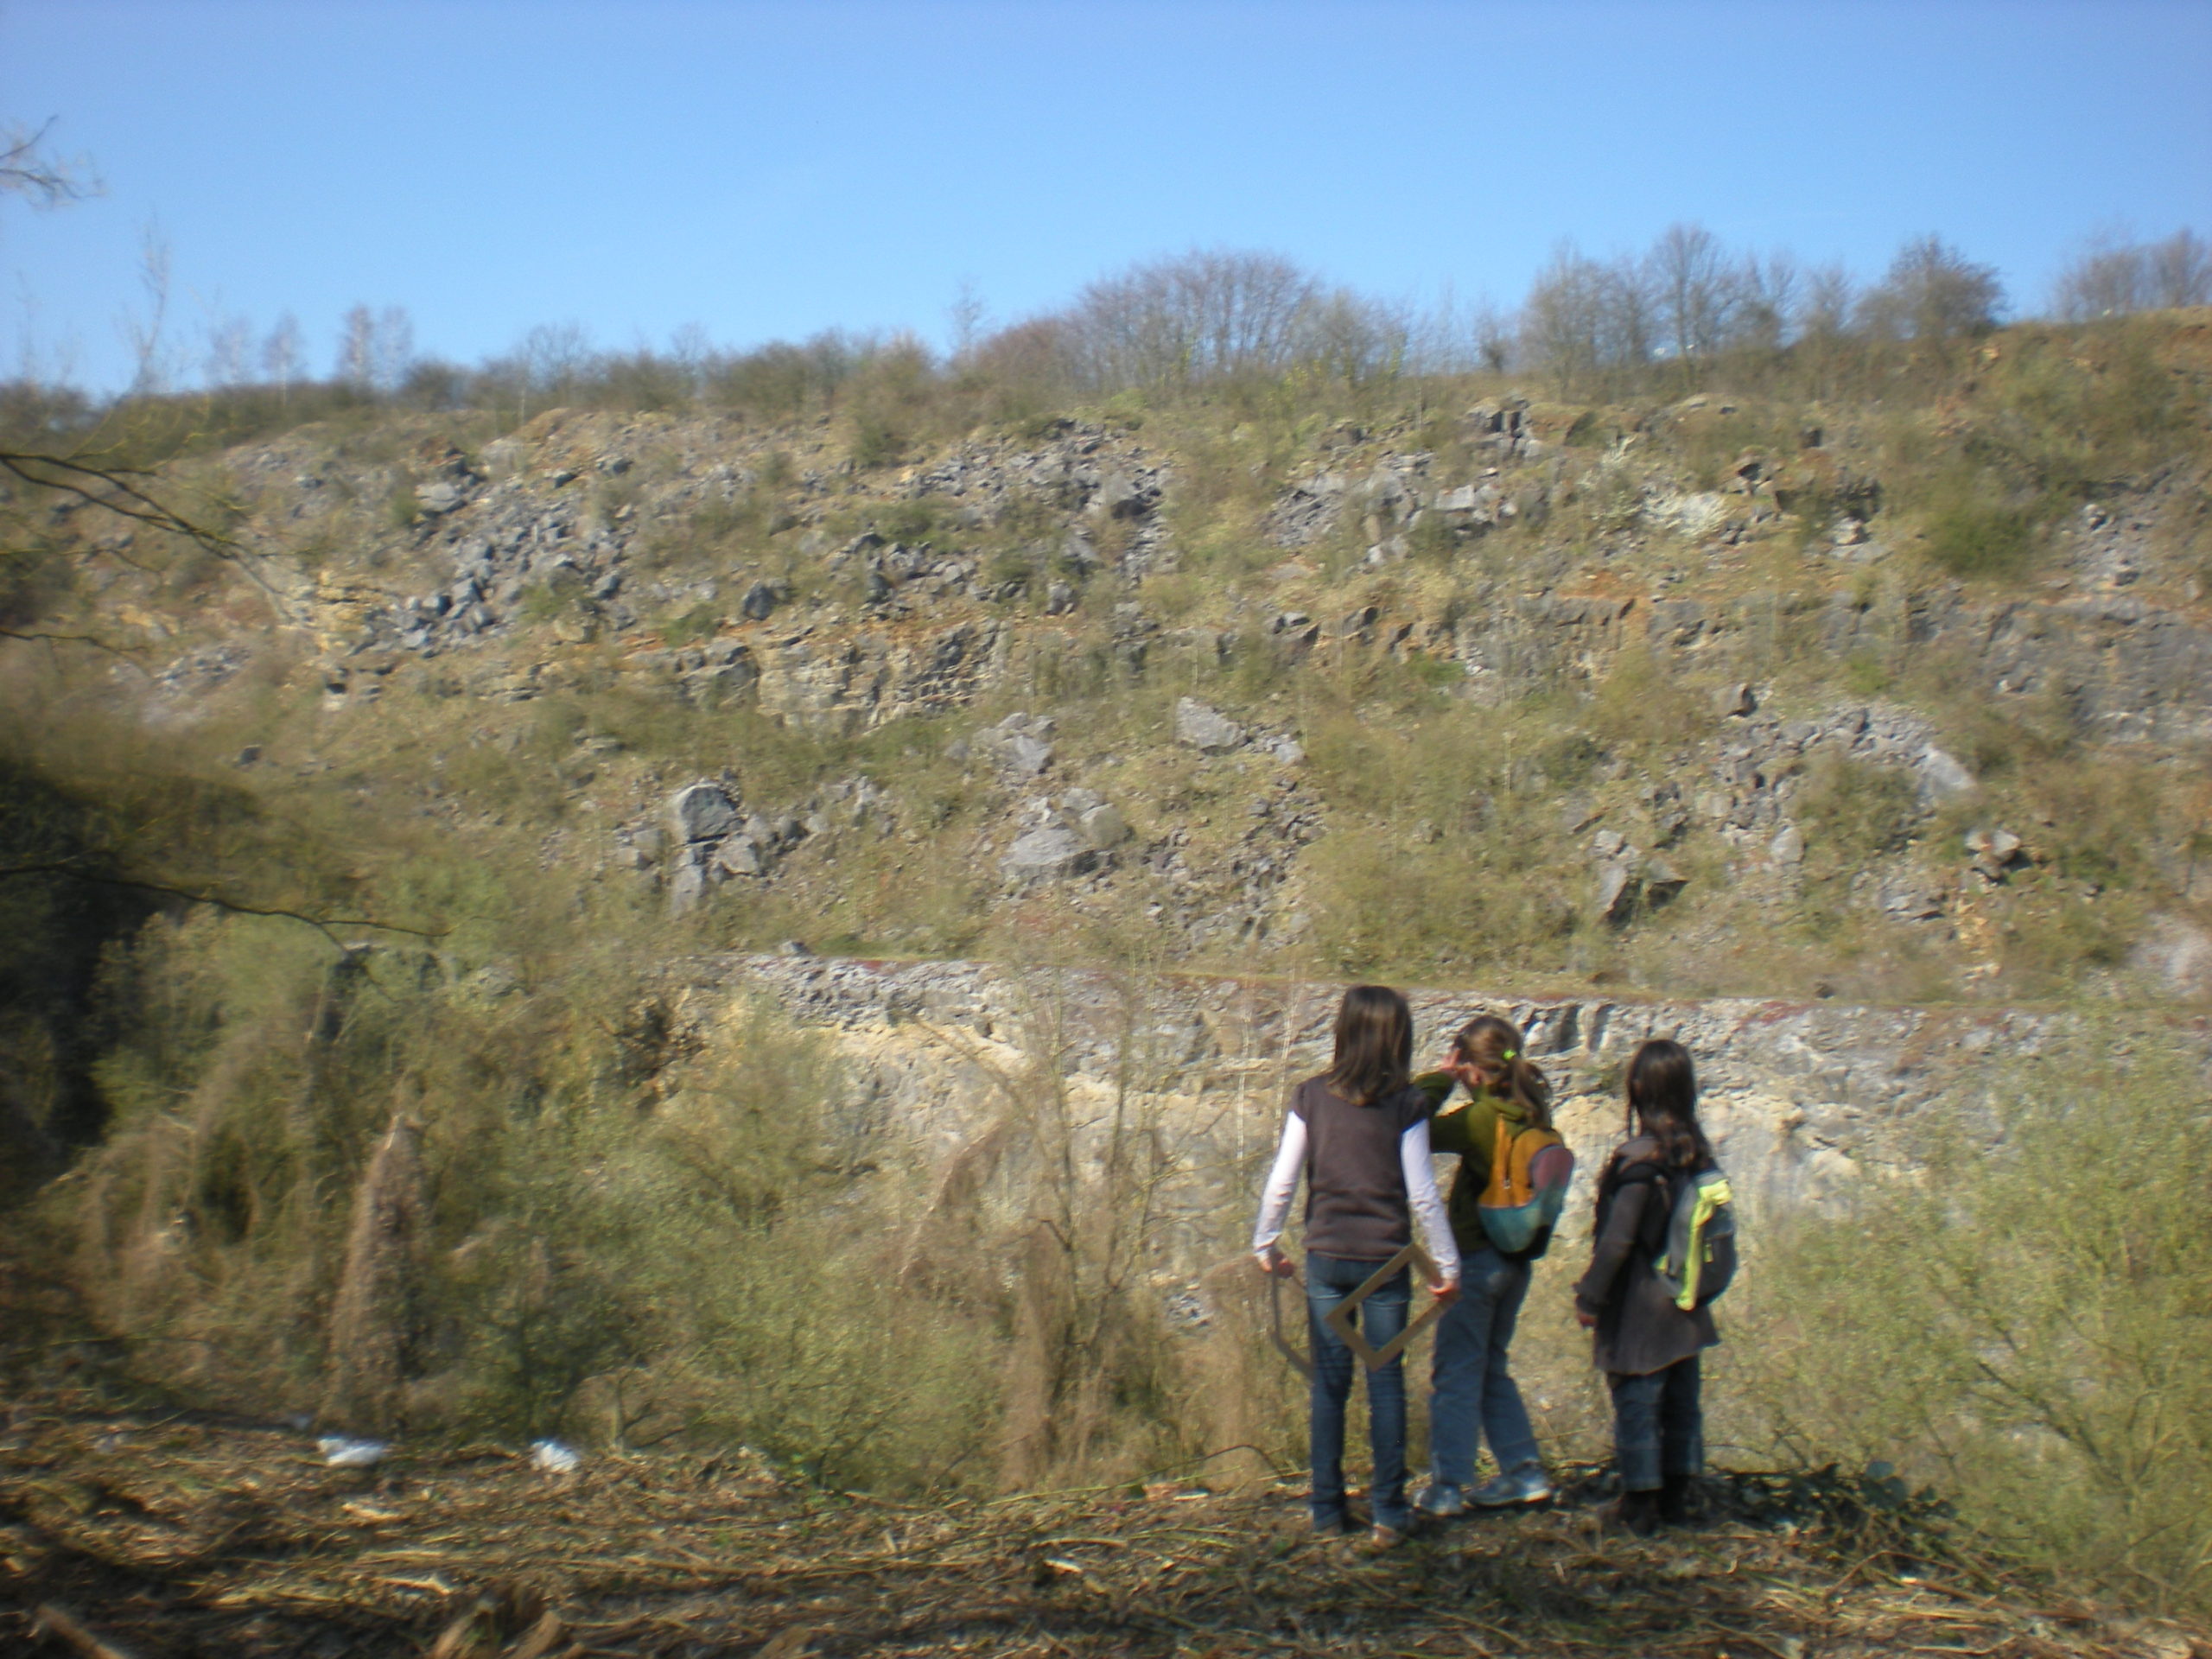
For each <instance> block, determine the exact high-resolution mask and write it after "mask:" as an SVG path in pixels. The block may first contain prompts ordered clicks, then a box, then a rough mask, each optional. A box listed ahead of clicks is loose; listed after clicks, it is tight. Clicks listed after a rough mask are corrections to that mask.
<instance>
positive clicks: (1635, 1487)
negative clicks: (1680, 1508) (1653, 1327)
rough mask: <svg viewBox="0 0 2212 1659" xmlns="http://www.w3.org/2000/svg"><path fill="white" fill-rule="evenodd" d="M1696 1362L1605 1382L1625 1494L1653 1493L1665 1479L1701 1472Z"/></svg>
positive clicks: (1702, 1453) (1610, 1377)
mask: <svg viewBox="0 0 2212 1659" xmlns="http://www.w3.org/2000/svg"><path fill="white" fill-rule="evenodd" d="M1697 1361H1698V1357H1697V1356H1696V1355H1695V1354H1692V1355H1691V1356H1690V1357H1688V1359H1678V1360H1676V1361H1675V1363H1673V1364H1672V1365H1668V1366H1664V1367H1662V1368H1661V1369H1660V1370H1656V1371H1652V1372H1650V1373H1649V1374H1648V1375H1646V1376H1618V1375H1617V1374H1609V1375H1608V1376H1606V1378H1605V1380H1606V1382H1608V1383H1611V1385H1612V1389H1613V1455H1614V1456H1615V1458H1616V1459H1618V1461H1619V1463H1620V1466H1621V1490H1622V1491H1627V1492H1656V1491H1658V1490H1659V1488H1660V1487H1661V1486H1662V1485H1664V1484H1666V1479H1665V1478H1666V1477H1667V1476H1669V1475H1701V1474H1703V1473H1704V1472H1705V1412H1704V1410H1703V1408H1701V1407H1700V1405H1699V1403H1698V1371H1697Z"/></svg>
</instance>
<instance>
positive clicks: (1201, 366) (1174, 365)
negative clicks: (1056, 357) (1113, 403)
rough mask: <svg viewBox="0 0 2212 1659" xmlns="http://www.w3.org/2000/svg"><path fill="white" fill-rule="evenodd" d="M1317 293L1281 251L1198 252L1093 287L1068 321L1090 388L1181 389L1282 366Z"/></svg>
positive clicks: (1139, 267)
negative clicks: (1172, 387)
mask: <svg viewBox="0 0 2212 1659" xmlns="http://www.w3.org/2000/svg"><path fill="white" fill-rule="evenodd" d="M1320 297H1321V293H1320V289H1319V284H1318V283H1316V282H1315V281H1314V280H1313V277H1311V276H1309V275H1308V274H1307V273H1306V272H1305V271H1303V270H1300V269H1299V268H1298V267H1297V266H1296V265H1294V264H1292V263H1291V262H1290V261H1289V260H1287V259H1285V258H1283V257H1281V256H1280V255H1277V254H1270V253H1237V252H1223V251H1214V252H1195V251H1194V252H1192V253H1187V254H1183V255H1181V256H1179V257H1176V258H1173V259H1164V260H1157V261H1154V263H1152V264H1142V265H1136V266H1133V267H1131V268H1130V269H1129V270H1126V271H1124V272H1122V274H1121V275H1120V276H1118V277H1109V278H1106V279H1104V280H1103V281H1100V282H1096V283H1091V284H1090V286H1089V287H1087V288H1085V289H1084V290H1083V292H1082V294H1081V295H1080V296H1078V297H1077V302H1076V304H1075V307H1074V308H1073V309H1072V310H1071V313H1070V314H1069V316H1068V318H1067V322H1068V325H1069V332H1070V334H1071V337H1072V340H1073V341H1074V343H1075V344H1076V346H1077V352H1078V356H1079V361H1080V362H1081V365H1082V368H1083V371H1084V378H1086V379H1088V380H1089V381H1090V383H1091V384H1092V385H1096V386H1099V387H1112V386H1131V385H1185V384H1192V383H1198V382H1204V381H1208V380H1216V379H1233V378H1238V377H1240V376H1243V375H1247V374H1254V373H1268V372H1276V371H1280V370H1281V369H1282V368H1284V367H1286V366H1287V365H1288V364H1289V363H1291V362H1292V361H1293V360H1294V359H1295V358H1296V356H1297V355H1298V348H1299V343H1300V342H1299V335H1300V325H1301V323H1302V322H1303V321H1305V319H1306V313H1307V311H1308V309H1309V308H1311V307H1312V306H1313V304H1314V303H1315V302H1317V301H1318V300H1319V298H1320Z"/></svg>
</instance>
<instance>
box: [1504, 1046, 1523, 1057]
mask: <svg viewBox="0 0 2212 1659" xmlns="http://www.w3.org/2000/svg"><path fill="white" fill-rule="evenodd" d="M1505 1058H1507V1059H1509V1060H1517V1059H1519V1058H1521V1051H1520V1050H1519V1049H1517V1048H1509V1049H1507V1050H1506V1051H1505Z"/></svg>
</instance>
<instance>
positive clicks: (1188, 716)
mask: <svg viewBox="0 0 2212 1659" xmlns="http://www.w3.org/2000/svg"><path fill="white" fill-rule="evenodd" d="M1175 741H1177V742H1179V743H1187V744H1189V745H1190V746H1191V747H1192V748H1194V749H1198V750H1199V751H1201V752H1202V753H1206V754H1226V753H1228V752H1229V751H1230V750H1231V749H1233V748H1236V747H1237V746H1238V745H1239V744H1241V743H1243V741H1244V728H1243V727H1241V726H1239V725H1238V724H1236V721H1233V720H1230V718H1229V717H1228V716H1226V715H1224V714H1222V713H1221V711H1220V710H1219V709H1209V708H1207V707H1206V705H1205V704H1204V703H1203V702H1199V701H1198V699H1197V698H1195V697H1183V698H1179V699H1178V701H1177V702H1176V704H1175Z"/></svg>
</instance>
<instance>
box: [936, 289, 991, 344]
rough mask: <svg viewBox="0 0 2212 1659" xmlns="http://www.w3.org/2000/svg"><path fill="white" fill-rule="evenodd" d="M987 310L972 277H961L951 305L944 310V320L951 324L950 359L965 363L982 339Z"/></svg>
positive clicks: (980, 292)
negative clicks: (977, 341) (978, 341)
mask: <svg viewBox="0 0 2212 1659" xmlns="http://www.w3.org/2000/svg"><path fill="white" fill-rule="evenodd" d="M988 314H989V308H988V306H986V305H985V304H984V303H983V296H982V291H981V290H980V289H977V288H976V279H975V278H974V277H962V278H961V279H960V286H959V288H958V289H956V290H955V291H954V293H953V296H952V303H951V304H950V305H949V306H947V307H945V308H944V315H945V319H946V321H949V322H950V323H951V324H952V359H953V361H954V362H956V363H965V362H966V361H967V360H968V359H969V356H970V355H971V354H973V353H974V352H975V349H976V340H979V339H980V338H982V327H983V319H984V317H985V316H987V315H988Z"/></svg>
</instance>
